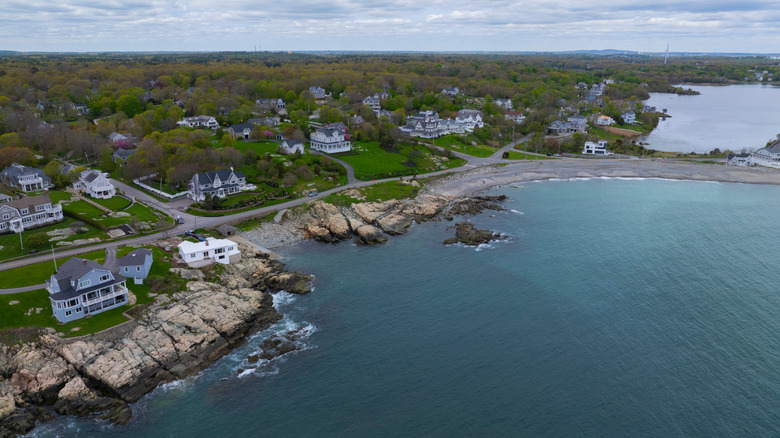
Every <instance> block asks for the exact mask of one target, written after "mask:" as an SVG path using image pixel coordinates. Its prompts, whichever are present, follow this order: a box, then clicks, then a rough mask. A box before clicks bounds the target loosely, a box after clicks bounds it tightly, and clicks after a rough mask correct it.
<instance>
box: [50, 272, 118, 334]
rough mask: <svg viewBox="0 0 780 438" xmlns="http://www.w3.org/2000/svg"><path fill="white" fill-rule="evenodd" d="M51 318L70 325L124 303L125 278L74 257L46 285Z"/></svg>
mask: <svg viewBox="0 0 780 438" xmlns="http://www.w3.org/2000/svg"><path fill="white" fill-rule="evenodd" d="M46 290H48V291H49V300H50V301H51V309H52V312H53V313H54V317H55V318H57V321H60V322H70V321H74V320H77V319H80V318H83V317H85V316H87V315H93V314H96V313H100V312H105V311H106V310H110V309H113V308H115V307H119V306H121V305H123V304H125V303H127V285H126V283H125V278H124V277H122V276H121V275H119V274H118V273H117V272H113V271H112V270H111V269H109V268H107V267H105V266H103V265H100V264H98V263H96V262H93V261H92V260H87V259H82V258H79V257H73V258H72V259H70V260H68V261H67V262H65V263H63V264H62V266H60V268H59V270H57V272H55V273H54V274H52V276H51V278H49V280H48V281H47V282H46Z"/></svg>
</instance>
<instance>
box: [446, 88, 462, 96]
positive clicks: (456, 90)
mask: <svg viewBox="0 0 780 438" xmlns="http://www.w3.org/2000/svg"><path fill="white" fill-rule="evenodd" d="M458 93H460V88H458V87H450V88H445V89H443V90H441V94H443V95H445V96H448V97H455V96H457V95H458Z"/></svg>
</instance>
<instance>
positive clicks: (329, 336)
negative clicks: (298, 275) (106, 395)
mask: <svg viewBox="0 0 780 438" xmlns="http://www.w3.org/2000/svg"><path fill="white" fill-rule="evenodd" d="M493 192H494V193H505V194H506V195H508V196H509V199H508V200H507V201H506V202H505V203H504V206H505V207H506V210H505V211H502V212H494V211H488V212H485V213H483V214H480V215H477V216H474V217H469V218H466V220H469V221H471V222H473V223H474V224H475V225H476V226H477V227H478V228H484V229H491V230H494V231H496V232H499V233H502V234H504V235H505V236H506V239H505V240H504V241H499V242H494V243H491V244H489V245H483V246H481V247H479V248H473V247H465V246H460V245H451V246H445V245H442V241H444V240H445V239H446V238H447V237H450V236H452V235H453V234H454V230H452V229H451V228H449V227H451V226H452V223H451V222H446V221H444V222H436V223H426V224H419V225H414V226H413V227H412V229H411V231H410V232H409V233H408V234H407V235H406V236H402V237H394V238H391V240H390V242H389V243H388V244H387V245H384V246H375V247H358V246H354V245H351V244H348V243H341V244H339V245H325V244H319V243H314V242H304V243H301V244H298V245H295V246H292V247H288V248H285V249H284V250H282V255H283V256H284V261H285V262H286V263H287V264H288V266H289V267H290V268H292V269H297V270H300V271H304V272H309V273H312V274H314V275H315V285H316V289H315V290H314V291H313V292H312V293H310V294H308V295H305V296H292V295H289V294H286V293H280V294H278V295H277V296H276V298H275V301H276V303H277V305H278V307H279V309H280V310H281V311H282V312H283V313H284V314H285V318H284V319H283V320H282V321H281V322H280V323H278V324H277V325H276V326H274V327H273V328H271V329H269V330H268V331H266V332H263V333H259V334H257V335H256V336H254V337H253V338H252V339H250V341H249V342H247V344H245V345H244V346H242V347H240V348H239V349H237V350H236V351H234V352H232V353H231V354H230V355H228V356H226V357H225V358H223V359H221V360H220V361H218V362H217V363H216V364H215V365H214V366H212V367H211V368H209V369H207V370H206V371H204V372H202V373H201V374H200V375H198V376H195V377H192V378H189V379H187V380H185V381H182V382H176V383H172V384H168V385H166V386H164V387H162V388H159V389H157V390H155V391H154V392H152V393H151V394H149V395H147V396H145V397H144V398H143V399H142V400H141V401H139V402H138V403H136V404H135V405H134V406H133V411H134V415H135V416H134V418H133V420H132V421H131V422H130V424H128V425H125V426H111V425H108V424H106V423H103V422H100V421H97V420H93V419H73V418H61V419H58V420H56V421H54V422H52V423H49V424H46V425H43V426H41V427H40V428H39V429H37V430H36V431H34V432H33V433H32V436H36V437H44V436H46V437H49V436H102V437H140V436H149V437H157V436H160V437H223V436H225V437H227V436H229V437H237V436H295V437H301V436H360V437H362V436H372V437H385V436H387V437H394V436H777V435H780V340H779V339H780V336H779V334H780V270H778V269H777V263H776V260H777V259H778V255H779V254H780V251H778V249H779V248H780V245H779V244H780V238H778V237H777V233H776V232H775V221H776V220H777V218H778V217H780V203H778V202H777V199H778V197H780V188H778V187H773V186H757V185H740V184H720V183H706V182H686V181H664V180H619V179H594V180H577V181H551V182H543V183H528V184H521V185H517V186H511V187H503V188H500V189H496V190H494V191H493ZM460 219H461V218H459V219H456V220H460ZM293 329H303V330H304V332H305V333H306V336H305V337H304V338H303V339H302V340H301V341H300V346H301V348H302V350H301V351H299V352H295V353H291V354H289V355H286V356H283V357H282V358H280V359H278V360H274V361H271V362H268V363H262V361H261V363H260V364H259V365H252V364H249V363H248V361H247V359H246V358H247V356H248V355H249V354H251V353H253V352H255V351H257V348H258V345H259V344H260V343H261V342H262V340H263V339H264V338H265V337H267V336H268V335H269V334H271V333H273V332H282V331H288V330H293Z"/></svg>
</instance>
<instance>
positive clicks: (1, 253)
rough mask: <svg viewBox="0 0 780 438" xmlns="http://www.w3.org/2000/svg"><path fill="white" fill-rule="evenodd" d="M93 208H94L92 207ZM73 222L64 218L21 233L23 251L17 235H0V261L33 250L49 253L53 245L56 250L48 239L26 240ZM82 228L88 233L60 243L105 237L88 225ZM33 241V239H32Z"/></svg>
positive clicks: (102, 233) (73, 236)
mask: <svg viewBox="0 0 780 438" xmlns="http://www.w3.org/2000/svg"><path fill="white" fill-rule="evenodd" d="M93 208H94V207H93ZM73 222H76V221H75V220H74V219H72V218H69V217H66V218H65V220H63V221H62V222H58V223H56V224H52V225H48V226H45V227H40V228H34V229H32V230H28V231H24V232H22V240H23V242H24V249H22V247H21V246H20V244H19V235H18V234H16V233H9V234H3V235H0V260H8V259H11V258H14V257H19V256H23V255H27V254H30V251H32V250H35V251H37V252H41V251H49V250H51V245H52V244H54V247H55V248H57V243H56V242H49V241H48V237H47V238H46V240H43V239H41V242H42V243H35V242H34V241H33V242H30V241H28V238H30V237H31V236H33V235H38V234H41V233H46V232H48V231H52V230H57V229H62V228H67V227H68V226H69V225H70V224H72V223H73ZM82 224H83V227H84V228H87V229H88V231H87V232H85V233H82V234H73V235H71V236H69V237H67V238H65V239H63V240H62V241H64V242H72V241H74V240H76V239H89V238H92V237H100V238H103V237H105V236H106V234H105V233H104V232H103V231H101V230H99V229H97V228H95V227H93V226H91V225H89V224H86V223H82ZM34 239H35V238H34Z"/></svg>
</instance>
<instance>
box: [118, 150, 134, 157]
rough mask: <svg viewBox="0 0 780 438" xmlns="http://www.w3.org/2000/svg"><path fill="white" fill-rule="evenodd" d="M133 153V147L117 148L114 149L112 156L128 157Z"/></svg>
mask: <svg viewBox="0 0 780 438" xmlns="http://www.w3.org/2000/svg"><path fill="white" fill-rule="evenodd" d="M134 153H135V149H117V150H116V151H114V156H116V157H120V158H128V157H129V156H131V155H133V154H134Z"/></svg>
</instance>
